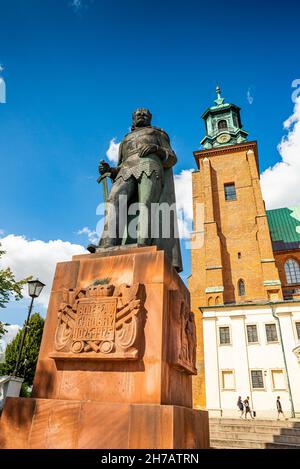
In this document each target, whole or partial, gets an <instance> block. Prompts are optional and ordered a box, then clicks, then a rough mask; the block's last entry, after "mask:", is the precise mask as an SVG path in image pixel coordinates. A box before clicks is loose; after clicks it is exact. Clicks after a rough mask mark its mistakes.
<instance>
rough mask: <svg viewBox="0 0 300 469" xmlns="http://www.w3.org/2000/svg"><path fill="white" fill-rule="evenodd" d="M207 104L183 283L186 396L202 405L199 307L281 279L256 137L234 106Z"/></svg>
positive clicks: (266, 297) (244, 295) (265, 297)
mask: <svg viewBox="0 0 300 469" xmlns="http://www.w3.org/2000/svg"><path fill="white" fill-rule="evenodd" d="M216 92H217V99H216V100H215V105H214V106H212V107H210V108H209V109H207V110H206V111H205V112H204V114H203V115H202V118H203V119H204V122H205V130H206V132H205V136H204V138H203V139H202V140H201V144H202V149H201V150H199V151H195V152H194V157H195V160H196V164H197V171H195V172H194V173H193V209H194V239H193V241H192V246H191V276H190V279H189V289H190V292H191V297H192V308H193V311H194V313H195V317H196V319H197V340H198V350H197V353H198V357H197V360H198V377H197V378H196V379H195V383H194V385H195V386H194V388H195V392H194V404H195V405H196V407H203V406H205V388H204V385H205V383H204V379H205V378H204V375H205V370H204V358H203V337H202V319H201V313H200V310H199V308H201V307H210V306H211V307H215V306H217V307H218V308H222V305H224V306H226V305H227V306H228V305H239V304H245V303H255V302H260V303H261V302H267V301H276V300H280V299H281V298H282V291H281V283H280V280H279V275H278V270H277V267H276V265H275V260H274V256H273V250H272V243H271V238H270V232H269V227H268V221H267V216H266V211H265V205H264V201H263V198H262V193H261V188H260V180H259V162H258V150H257V143H256V142H255V141H248V140H247V137H248V133H247V132H246V131H245V130H243V128H242V122H241V117H240V108H239V107H238V106H236V105H234V104H229V103H225V100H224V98H222V97H221V90H220V88H219V86H217V88H216Z"/></svg>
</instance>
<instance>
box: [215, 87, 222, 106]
mask: <svg viewBox="0 0 300 469" xmlns="http://www.w3.org/2000/svg"><path fill="white" fill-rule="evenodd" d="M216 93H217V99H215V103H216V105H217V106H220V105H221V104H223V103H224V98H221V88H220V86H219V84H218V83H217V86H216Z"/></svg>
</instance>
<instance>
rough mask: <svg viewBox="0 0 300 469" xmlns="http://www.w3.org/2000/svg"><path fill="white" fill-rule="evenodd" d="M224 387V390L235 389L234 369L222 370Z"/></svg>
mask: <svg viewBox="0 0 300 469" xmlns="http://www.w3.org/2000/svg"><path fill="white" fill-rule="evenodd" d="M221 374H222V389H224V390H227V391H229V390H234V389H235V382H234V372H233V370H222V371H221Z"/></svg>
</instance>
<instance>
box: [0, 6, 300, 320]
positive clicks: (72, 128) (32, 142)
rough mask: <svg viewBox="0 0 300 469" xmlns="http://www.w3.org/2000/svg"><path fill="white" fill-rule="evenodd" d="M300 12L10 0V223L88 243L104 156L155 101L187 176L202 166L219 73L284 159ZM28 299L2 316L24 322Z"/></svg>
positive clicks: (6, 109) (272, 158) (4, 191)
mask: <svg viewBox="0 0 300 469" xmlns="http://www.w3.org/2000/svg"><path fill="white" fill-rule="evenodd" d="M299 12H300V6H299V4H298V3H297V2H296V1H295V2H293V1H290V2H285V3H284V4H283V3H275V2H268V1H266V2H256V1H252V2H249V3H241V2H235V1H231V2H221V1H214V2H205V3H203V4H202V2H199V1H193V0H190V1H186V2H182V1H177V2H176V1H174V0H173V1H169V0H164V1H157V0H152V1H151V2H146V1H139V2H138V1H135V0H129V1H126V2H125V1H121V0H120V1H111V2H108V1H100V0H89V1H88V0H82V1H79V0H77V1H75V2H74V1H72V0H43V1H42V2H41V1H40V0H26V1H24V0H0V18H1V20H0V21H1V28H0V63H1V64H2V65H3V66H4V67H5V69H4V71H3V72H2V76H3V77H4V79H5V82H6V87H7V102H6V104H0V156H1V184H0V191H1V193H0V229H1V230H4V233H5V235H8V234H14V235H16V236H18V235H22V236H25V237H26V238H27V239H31V240H32V239H37V240H43V241H45V242H48V241H49V240H57V239H61V240H63V241H70V242H71V243H75V244H82V245H86V244H88V241H87V239H84V238H83V237H82V236H79V235H78V234H77V232H78V230H80V229H81V228H82V227H84V226H88V227H90V228H91V229H94V228H95V226H96V223H97V216H96V213H95V211H96V207H97V205H98V203H99V201H100V200H101V191H100V188H99V186H98V185H97V184H96V178H97V164H98V160H99V158H100V157H105V153H106V151H107V149H108V146H109V142H110V140H111V139H112V138H113V137H115V138H116V141H120V140H121V138H122V137H123V135H124V134H125V133H126V132H127V130H128V127H129V126H130V122H131V112H132V111H133V110H134V109H135V108H136V107H139V106H143V107H148V108H150V110H151V111H152V114H153V124H154V125H157V126H159V127H162V128H164V129H165V130H166V131H167V132H168V133H169V135H170V137H171V141H172V144H173V146H174V148H175V149H176V152H177V156H178V165H177V167H176V173H180V171H182V170H183V169H189V168H193V167H195V165H194V160H193V154H192V152H193V151H195V150H197V149H199V142H200V140H201V138H202V137H203V133H204V125H203V122H202V120H201V117H200V116H201V114H202V112H203V111H204V110H205V109H206V108H207V107H208V106H210V105H211V104H212V103H213V100H214V99H215V92H214V89H215V85H216V82H217V81H218V82H219V83H220V85H221V88H222V94H223V95H224V97H225V98H226V100H227V101H230V102H233V103H235V104H237V105H239V106H240V107H241V108H242V120H243V124H244V128H245V130H247V131H248V132H249V138H250V139H251V140H252V139H257V140H258V144H259V155H260V169H261V171H263V170H264V169H266V168H267V167H269V166H272V165H274V164H275V163H276V161H278V160H279V154H278V152H277V149H276V146H277V144H278V143H279V142H280V140H281V138H282V136H283V135H284V130H283V121H284V120H285V119H287V117H288V116H290V115H291V114H292V112H293V106H294V105H293V102H292V100H291V94H292V91H293V89H292V88H291V84H292V82H293V80H295V79H297V78H299V77H300V69H299V63H300V48H299ZM248 91H249V92H250V95H251V97H253V102H252V104H250V103H249V100H248V99H247V93H248ZM184 266H185V273H184V275H185V276H186V275H188V274H189V253H188V252H185V253H184ZM41 280H42V279H41ZM22 307H23V303H22ZM23 309H24V308H23ZM21 310H22V308H21V307H20V306H16V305H11V306H9V308H8V309H7V311H6V312H5V313H4V312H3V314H2V312H1V317H0V319H1V318H3V319H4V320H7V321H17V322H22V321H23V319H24V314H25V313H22V311H21Z"/></svg>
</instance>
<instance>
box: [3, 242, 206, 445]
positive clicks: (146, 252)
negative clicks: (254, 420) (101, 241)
mask: <svg viewBox="0 0 300 469" xmlns="http://www.w3.org/2000/svg"><path fill="white" fill-rule="evenodd" d="M195 350H196V337H195V325H194V318H193V314H192V313H191V312H190V297H189V292H188V290H187V288H186V287H185V285H184V283H183V282H182V280H181V278H180V277H179V275H178V274H177V272H176V271H175V269H174V268H173V267H172V266H171V264H170V262H169V260H168V259H167V258H166V255H165V253H164V252H163V251H161V250H157V248H156V247H154V246H153V247H137V248H134V247H132V248H127V249H124V248H123V249H122V248H119V249H115V250H113V251H111V250H110V251H105V252H101V253H96V254H87V255H80V256H74V257H73V260H72V261H71V262H64V263H59V264H58V265H57V268H56V273H55V277H54V281H53V288H52V293H51V297H50V303H49V308H48V313H47V318H46V322H45V329H44V334H43V339H42V344H41V349H40V354H39V360H38V365H37V369H36V375H35V380H34V389H33V397H32V398H28V399H27V398H8V399H7V400H6V403H5V406H4V410H3V413H2V417H1V420H0V447H1V448H74V449H75V448H162V449H167V448H171V449H172V448H176V449H180V448H208V447H209V429H208V415H207V412H205V411H199V410H193V409H192V375H193V374H195V373H196V370H195Z"/></svg>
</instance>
